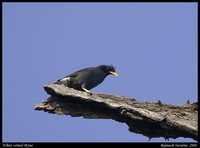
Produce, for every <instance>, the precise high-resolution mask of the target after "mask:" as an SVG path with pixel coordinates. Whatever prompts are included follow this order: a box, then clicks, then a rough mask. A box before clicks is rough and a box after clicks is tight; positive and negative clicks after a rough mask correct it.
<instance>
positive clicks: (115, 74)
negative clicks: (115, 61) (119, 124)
mask: <svg viewBox="0 0 200 148" xmlns="http://www.w3.org/2000/svg"><path fill="white" fill-rule="evenodd" d="M110 74H111V75H114V76H118V74H117V73H116V72H113V71H110Z"/></svg>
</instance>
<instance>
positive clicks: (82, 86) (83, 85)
mask: <svg viewBox="0 0 200 148" xmlns="http://www.w3.org/2000/svg"><path fill="white" fill-rule="evenodd" d="M81 88H82V89H83V90H84V91H86V92H88V93H89V92H90V91H89V90H88V89H86V88H85V83H84V84H82V85H81Z"/></svg>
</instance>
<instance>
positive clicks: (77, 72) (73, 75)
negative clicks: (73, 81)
mask: <svg viewBox="0 0 200 148" xmlns="http://www.w3.org/2000/svg"><path fill="white" fill-rule="evenodd" d="M90 68H91V67H89V68H84V69H81V70H78V71H76V72H74V73H72V74H69V75H67V76H65V78H67V77H77V76H78V75H79V74H80V72H84V71H85V70H86V71H87V70H88V69H90Z"/></svg>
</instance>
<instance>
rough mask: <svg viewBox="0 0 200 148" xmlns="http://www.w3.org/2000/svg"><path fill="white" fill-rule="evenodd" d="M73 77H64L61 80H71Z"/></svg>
mask: <svg viewBox="0 0 200 148" xmlns="http://www.w3.org/2000/svg"><path fill="white" fill-rule="evenodd" d="M70 78H71V77H67V78H63V79H61V80H60V81H69V80H70Z"/></svg>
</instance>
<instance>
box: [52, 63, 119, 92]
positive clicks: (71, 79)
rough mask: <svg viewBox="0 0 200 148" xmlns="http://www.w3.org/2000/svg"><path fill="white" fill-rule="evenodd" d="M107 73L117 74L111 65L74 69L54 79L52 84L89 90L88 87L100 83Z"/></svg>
mask: <svg viewBox="0 0 200 148" xmlns="http://www.w3.org/2000/svg"><path fill="white" fill-rule="evenodd" d="M109 74H112V75H115V76H118V74H117V73H116V72H115V67H113V66H112V65H109V66H108V65H99V66H97V67H89V68H85V69H82V70H79V71H76V72H74V73H72V74H70V75H67V76H65V77H64V78H62V79H60V80H58V81H56V82H55V83H54V84H63V85H65V86H68V87H71V88H74V89H76V90H81V91H87V92H89V90H90V89H92V88H94V87H96V86H97V85H99V84H100V83H102V82H103V80H104V79H105V78H106V76H108V75H109Z"/></svg>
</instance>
